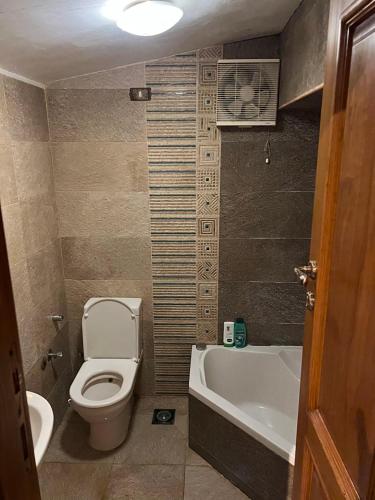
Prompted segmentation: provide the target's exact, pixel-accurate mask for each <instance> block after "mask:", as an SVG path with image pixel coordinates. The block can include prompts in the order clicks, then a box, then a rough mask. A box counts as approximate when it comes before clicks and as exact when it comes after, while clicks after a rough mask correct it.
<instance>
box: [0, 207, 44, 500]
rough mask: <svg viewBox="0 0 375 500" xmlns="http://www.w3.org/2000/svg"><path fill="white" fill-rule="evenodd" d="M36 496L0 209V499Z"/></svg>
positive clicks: (33, 498) (31, 499) (24, 499)
mask: <svg viewBox="0 0 375 500" xmlns="http://www.w3.org/2000/svg"><path fill="white" fill-rule="evenodd" d="M38 499H40V494H39V485H38V476H37V472H36V467H35V461H34V448H33V444H32V438H31V431H30V424H29V412H28V407H27V402H26V392H25V384H24V377H23V371H22V362H21V352H20V346H19V341H18V332H17V323H16V315H15V311H14V302H13V295H12V289H11V283H10V275H9V266H8V259H7V253H6V247H5V238H4V229H3V224H2V218H1V210H0V500H38Z"/></svg>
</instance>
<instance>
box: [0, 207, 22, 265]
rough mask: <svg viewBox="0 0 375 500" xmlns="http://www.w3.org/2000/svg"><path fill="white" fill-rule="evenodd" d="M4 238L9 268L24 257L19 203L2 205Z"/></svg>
mask: <svg viewBox="0 0 375 500" xmlns="http://www.w3.org/2000/svg"><path fill="white" fill-rule="evenodd" d="M1 209H2V216H3V223H4V232H5V240H6V245H7V253H8V261H9V265H10V268H11V269H13V267H14V265H15V264H16V263H17V262H19V261H22V260H25V259H26V252H25V243H24V237H23V222H22V211H21V206H20V204H19V203H14V204H13V205H7V206H2V208H1Z"/></svg>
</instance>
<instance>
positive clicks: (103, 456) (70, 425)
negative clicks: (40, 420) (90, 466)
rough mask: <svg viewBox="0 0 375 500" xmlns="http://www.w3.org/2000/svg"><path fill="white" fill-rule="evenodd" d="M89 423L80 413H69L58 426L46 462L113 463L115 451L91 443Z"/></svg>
mask: <svg viewBox="0 0 375 500" xmlns="http://www.w3.org/2000/svg"><path fill="white" fill-rule="evenodd" d="M89 429H90V428H89V424H88V423H87V422H85V421H84V420H82V418H81V417H79V416H78V415H77V416H75V415H74V414H72V413H70V412H69V413H68V415H66V416H65V417H64V420H63V421H62V422H61V424H60V426H59V427H58V428H57V430H56V432H55V434H54V436H53V438H52V440H51V443H50V445H49V448H48V451H47V453H46V456H45V459H44V461H45V462H66V463H92V462H108V463H112V461H113V457H114V454H115V451H110V452H103V451H97V450H94V449H93V448H91V446H90V445H89V442H88V439H89Z"/></svg>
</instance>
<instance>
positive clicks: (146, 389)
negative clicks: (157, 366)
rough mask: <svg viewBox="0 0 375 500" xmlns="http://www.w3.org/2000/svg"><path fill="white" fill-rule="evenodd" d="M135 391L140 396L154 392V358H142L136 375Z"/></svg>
mask: <svg viewBox="0 0 375 500" xmlns="http://www.w3.org/2000/svg"><path fill="white" fill-rule="evenodd" d="M135 393H136V394H138V395H142V396H152V395H153V394H154V393H155V374H154V360H153V359H143V361H142V365H141V367H140V369H139V372H138V375H137V381H136V384H135Z"/></svg>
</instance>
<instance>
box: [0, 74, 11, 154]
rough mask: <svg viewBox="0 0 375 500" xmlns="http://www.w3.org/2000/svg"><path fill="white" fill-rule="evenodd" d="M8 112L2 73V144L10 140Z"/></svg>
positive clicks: (0, 83)
mask: <svg viewBox="0 0 375 500" xmlns="http://www.w3.org/2000/svg"><path fill="white" fill-rule="evenodd" d="M9 138H10V136H9V130H8V113H7V109H6V102H5V93H4V77H3V76H2V75H0V144H4V143H7V142H8V141H9Z"/></svg>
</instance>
